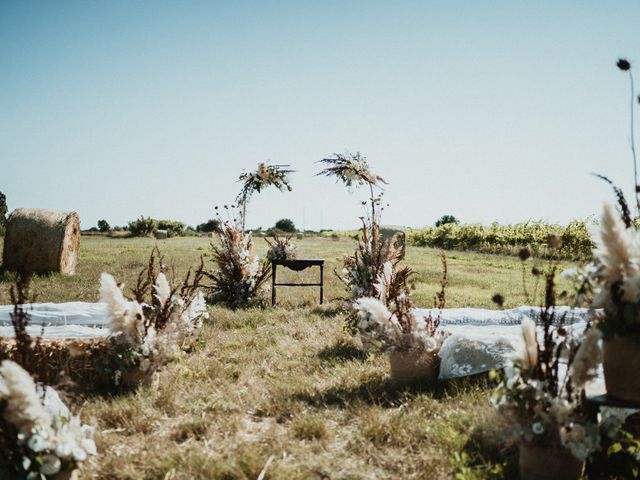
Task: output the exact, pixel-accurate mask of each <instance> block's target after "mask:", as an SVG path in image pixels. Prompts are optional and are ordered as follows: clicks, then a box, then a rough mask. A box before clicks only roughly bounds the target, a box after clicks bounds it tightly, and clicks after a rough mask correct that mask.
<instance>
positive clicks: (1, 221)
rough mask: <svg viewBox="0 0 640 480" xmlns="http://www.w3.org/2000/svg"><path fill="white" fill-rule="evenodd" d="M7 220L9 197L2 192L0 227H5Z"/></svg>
mask: <svg viewBox="0 0 640 480" xmlns="http://www.w3.org/2000/svg"><path fill="white" fill-rule="evenodd" d="M6 222H7V197H6V196H5V195H4V193H2V192H0V227H4V226H5V224H6Z"/></svg>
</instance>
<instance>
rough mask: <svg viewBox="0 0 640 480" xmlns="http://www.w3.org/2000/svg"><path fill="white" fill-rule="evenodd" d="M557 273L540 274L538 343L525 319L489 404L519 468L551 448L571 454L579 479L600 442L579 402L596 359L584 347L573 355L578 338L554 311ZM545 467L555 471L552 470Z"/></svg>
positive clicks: (589, 338) (533, 327)
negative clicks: (517, 452)
mask: <svg viewBox="0 0 640 480" xmlns="http://www.w3.org/2000/svg"><path fill="white" fill-rule="evenodd" d="M555 274H556V266H555V265H553V266H552V267H551V269H550V270H549V271H548V272H546V273H545V274H544V278H545V306H544V307H543V308H542V309H541V315H540V317H541V323H542V325H541V327H542V336H541V341H538V335H537V331H536V329H537V327H536V323H535V322H534V321H533V320H531V319H529V318H527V319H524V320H523V321H522V336H523V340H524V352H523V353H522V356H521V357H520V358H516V359H514V360H513V363H512V364H510V365H509V366H507V367H506V368H505V375H504V377H503V378H502V379H501V380H500V383H499V385H498V386H497V388H496V389H495V391H494V393H493V396H492V400H493V402H494V405H495V406H496V408H497V410H498V412H500V413H501V414H502V415H503V416H505V417H506V418H507V420H508V421H509V423H510V425H511V426H512V430H511V432H510V433H511V435H512V437H513V438H514V439H515V440H516V441H517V442H518V443H519V444H520V446H521V470H522V469H523V468H526V466H525V467H523V459H525V458H528V456H527V455H526V452H527V451H531V450H530V449H531V448H536V447H537V448H551V449H552V450H553V452H555V453H556V454H560V453H562V452H567V453H568V452H570V454H571V455H565V456H564V457H563V458H565V459H566V461H567V462H568V463H569V465H570V466H571V468H572V469H573V470H576V471H577V474H575V478H577V477H578V475H579V473H580V470H581V469H582V462H584V460H585V459H586V458H587V457H588V456H589V455H590V454H591V453H592V452H594V451H595V450H597V449H598V448H599V442H600V432H599V429H598V425H597V424H595V423H592V422H589V420H588V418H587V416H586V414H585V413H584V409H583V405H582V403H581V400H582V398H583V396H584V390H583V389H584V384H585V383H586V382H587V381H588V380H590V379H591V378H593V376H594V375H595V368H596V366H597V357H594V356H592V355H590V354H588V353H587V351H586V349H585V350H583V353H582V354H580V355H576V350H577V348H578V340H577V338H575V337H574V335H572V333H571V331H570V329H568V328H566V327H565V325H564V324H565V316H566V314H565V315H563V316H561V317H558V316H557V315H556V312H555V300H556V294H555ZM594 341H595V342H596V343H597V337H594V336H593V335H588V336H587V338H586V340H585V341H584V343H585V345H589V346H593V342H594ZM589 353H590V352H589ZM496 376H497V375H496ZM527 449H529V450H527ZM572 457H573V458H572ZM554 458H555V457H554ZM540 460H542V459H540ZM549 468H550V472H554V471H555V470H554V469H555V468H556V466H555V465H550V466H549ZM556 474H557V473H556ZM549 478H553V473H552V474H551V476H550V477H549Z"/></svg>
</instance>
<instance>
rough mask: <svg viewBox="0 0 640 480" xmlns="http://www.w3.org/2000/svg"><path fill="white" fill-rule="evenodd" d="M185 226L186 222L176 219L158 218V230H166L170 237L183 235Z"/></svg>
mask: <svg viewBox="0 0 640 480" xmlns="http://www.w3.org/2000/svg"><path fill="white" fill-rule="evenodd" d="M185 227H186V225H185V224H184V223H182V222H178V221H176V220H158V221H157V227H156V230H166V231H167V236H168V237H181V236H183V235H184V229H185Z"/></svg>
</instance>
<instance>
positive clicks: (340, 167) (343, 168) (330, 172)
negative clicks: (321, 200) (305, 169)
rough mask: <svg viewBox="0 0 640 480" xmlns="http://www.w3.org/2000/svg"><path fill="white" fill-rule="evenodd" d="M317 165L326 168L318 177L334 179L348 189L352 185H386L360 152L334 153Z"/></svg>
mask: <svg viewBox="0 0 640 480" xmlns="http://www.w3.org/2000/svg"><path fill="white" fill-rule="evenodd" d="M319 163H324V164H325V165H327V167H326V168H325V169H324V170H322V171H321V172H320V173H319V174H318V175H324V176H326V177H336V179H337V180H336V181H341V182H343V183H344V184H345V185H346V186H347V187H348V188H351V187H352V186H353V184H354V183H355V184H356V185H369V186H373V185H379V184H380V183H387V182H386V181H385V180H384V178H382V177H381V176H380V175H376V174H375V173H373V172H372V171H371V168H370V167H369V163H368V162H367V158H366V157H365V156H364V155H362V154H361V153H360V152H356V154H355V155H352V154H349V153H347V154H345V155H342V154H339V153H334V154H333V157H328V158H323V159H322V160H320V161H319ZM372 196H373V195H372Z"/></svg>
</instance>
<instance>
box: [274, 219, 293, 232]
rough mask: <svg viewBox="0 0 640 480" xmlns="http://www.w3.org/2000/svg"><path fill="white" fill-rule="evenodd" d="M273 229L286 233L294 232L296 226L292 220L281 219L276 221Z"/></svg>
mask: <svg viewBox="0 0 640 480" xmlns="http://www.w3.org/2000/svg"><path fill="white" fill-rule="evenodd" d="M274 228H275V229H276V230H280V231H281V232H286V233H295V232H296V226H295V224H294V223H293V220H290V219H288V218H281V219H280V220H278V221H277V222H276V225H275V227H274Z"/></svg>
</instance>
